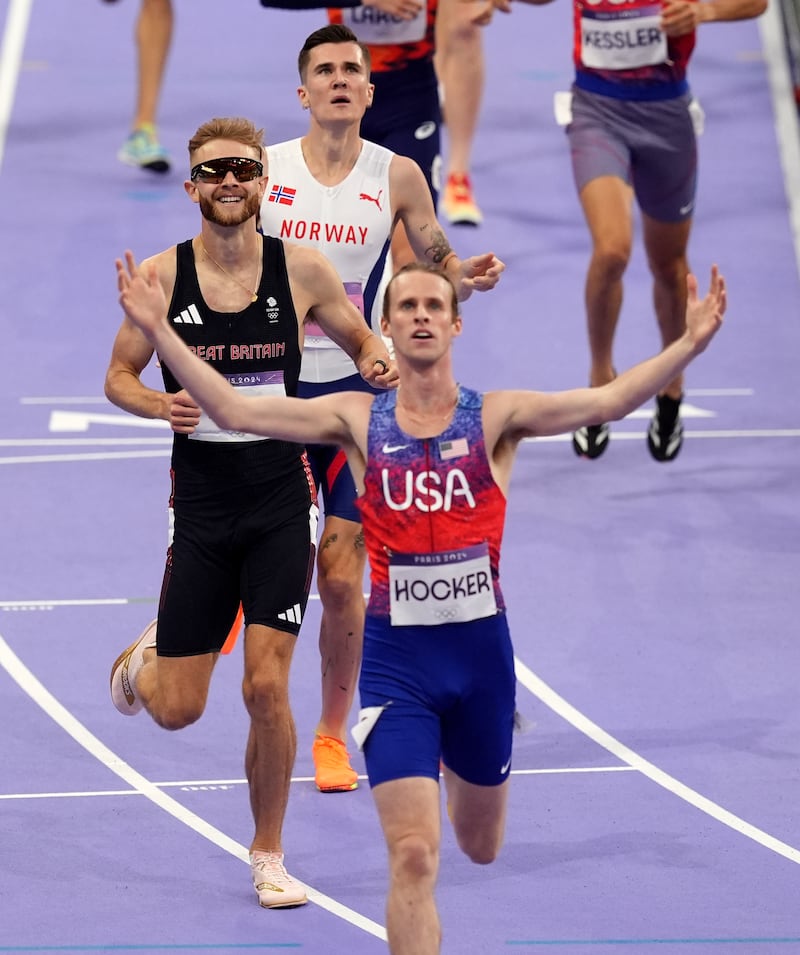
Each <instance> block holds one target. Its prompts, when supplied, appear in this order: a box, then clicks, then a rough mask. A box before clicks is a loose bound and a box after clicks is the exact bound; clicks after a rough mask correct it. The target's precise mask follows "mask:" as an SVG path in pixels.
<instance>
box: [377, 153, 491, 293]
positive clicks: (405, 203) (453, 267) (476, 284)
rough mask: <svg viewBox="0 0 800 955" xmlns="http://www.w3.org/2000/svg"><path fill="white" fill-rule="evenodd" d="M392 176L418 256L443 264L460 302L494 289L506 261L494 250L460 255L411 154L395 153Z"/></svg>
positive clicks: (397, 207) (397, 202)
mask: <svg viewBox="0 0 800 955" xmlns="http://www.w3.org/2000/svg"><path fill="white" fill-rule="evenodd" d="M389 175H390V181H391V189H392V201H393V203H394V206H395V210H396V213H397V215H398V217H399V219H400V221H401V222H402V223H403V225H404V226H405V228H406V234H407V235H408V241H409V242H410V243H411V248H412V249H413V250H414V255H415V256H416V257H417V258H418V259H419V260H420V261H422V262H430V263H431V264H432V265H438V266H440V267H441V269H442V271H444V272H445V273H446V274H447V276H448V278H449V279H450V280H451V281H452V283H453V285H455V287H456V292H457V293H458V300H459V301H460V302H463V301H465V300H466V299H468V298H469V297H470V295H472V293H473V292H488V291H489V289H492V288H494V287H495V285H497V283H498V282H499V281H500V275H501V273H502V272H503V270H504V269H505V263H504V262H501V261H500V259H498V258H497V256H496V255H495V254H494V252H485V253H484V254H483V255H473V256H470V258H468V259H460V258H459V257H458V255H456V253H455V252H454V251H453V249H452V248H451V247H450V243H449V241H448V239H447V236H446V235H445V232H444V229H443V228H442V226H441V223H440V222H439V220H438V219H437V218H436V210H435V209H434V208H433V200H432V199H431V194H430V190H429V189H428V187H427V184H426V182H425V177H424V176H423V175H422V170H421V169H420V168H419V166H418V165H417V164H416V163H415V162H414V161H413V160H411V159H409V158H408V157H407V156H395V157H394V158H393V159H392V165H391V167H390V171H389Z"/></svg>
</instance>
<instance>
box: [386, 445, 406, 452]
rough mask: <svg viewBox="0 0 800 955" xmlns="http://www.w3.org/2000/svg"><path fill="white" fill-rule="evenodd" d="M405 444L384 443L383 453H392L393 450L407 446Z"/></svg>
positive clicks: (399, 449)
mask: <svg viewBox="0 0 800 955" xmlns="http://www.w3.org/2000/svg"><path fill="white" fill-rule="evenodd" d="M407 447H408V445H407V444H384V446H383V453H384V454H394V453H395V451H402V450H403V449H404V448H407Z"/></svg>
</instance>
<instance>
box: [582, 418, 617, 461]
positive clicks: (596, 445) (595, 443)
mask: <svg viewBox="0 0 800 955" xmlns="http://www.w3.org/2000/svg"><path fill="white" fill-rule="evenodd" d="M610 437H611V429H610V428H609V426H608V425H607V424H590V425H586V427H584V428H578V430H577V431H573V432H572V450H573V451H574V452H575V454H577V455H578V457H579V458H592V459H594V458H599V457H600V455H601V454H602V453H603V451H605V449H606V448H607V447H608V439H609V438H610Z"/></svg>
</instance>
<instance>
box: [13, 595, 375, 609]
mask: <svg viewBox="0 0 800 955" xmlns="http://www.w3.org/2000/svg"><path fill="white" fill-rule="evenodd" d="M368 597H369V594H364V599H365V600H366V599H367V598H368ZM308 599H309V601H311V600H319V594H318V593H310V594H309V595H308ZM154 603H158V597H77V598H75V599H73V600H0V610H52V609H53V607H103V606H108V605H119V604H154Z"/></svg>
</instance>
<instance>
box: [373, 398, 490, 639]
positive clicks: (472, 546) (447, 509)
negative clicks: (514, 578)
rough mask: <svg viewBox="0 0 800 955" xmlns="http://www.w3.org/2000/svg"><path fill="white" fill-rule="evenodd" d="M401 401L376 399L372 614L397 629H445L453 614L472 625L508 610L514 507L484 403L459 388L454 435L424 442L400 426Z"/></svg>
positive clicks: (449, 429) (451, 431)
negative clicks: (509, 511) (502, 567)
mask: <svg viewBox="0 0 800 955" xmlns="http://www.w3.org/2000/svg"><path fill="white" fill-rule="evenodd" d="M396 402H397V392H396V391H390V392H386V393H383V394H380V395H377V396H376V397H375V399H374V400H373V403H372V410H371V414H370V422H369V432H368V446H367V460H368V463H367V469H366V473H365V475H364V493H363V495H362V496H361V497H360V498H359V500H358V506H359V509H360V511H361V513H362V517H363V518H364V520H363V524H364V542H365V545H366V548H367V554H368V556H369V563H370V573H371V591H370V599H369V613H370V614H372V615H375V616H385V617H390V618H391V621H392V623H395V624H397V623H401V622H402V623H412V622H413V623H419V624H437V623H443V622H448V621H447V620H446V619H444V617H446V616H448V615H455V614H458V616H453V617H452V620H453V621H455V620H461V619H464V620H468V619H478V618H479V617H482V616H489V615H491V614H492V613H495V612H497V611H498V610H503V609H504V608H505V604H504V602H503V595H502V592H501V590H500V582H499V558H500V543H501V540H502V536H503V522H504V519H505V506H506V500H505V495H504V494H503V492H502V491H501V490H500V488H499V487H498V486H497V484H496V483H495V481H494V478H493V476H492V473H491V468H490V465H489V460H488V458H487V456H486V447H485V444H484V438H483V427H482V422H481V408H482V405H483V396H482V395H481V394H479V393H478V392H475V391H471V390H469V389H467V388H460V389H459V396H458V404H457V405H456V409H455V411H454V413H453V418H452V421H451V422H450V424H449V425H448V427H447V428H446V430H445V431H443V432H442V434H440V435H438V436H437V437H434V438H427V439H424V440H423V439H420V438H414V437H412V436H411V435H408V434H406V433H405V432H404V431H402V430H401V429H400V427H399V426H398V424H397V421H396V419H395V407H396ZM487 583H488V587H487Z"/></svg>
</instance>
